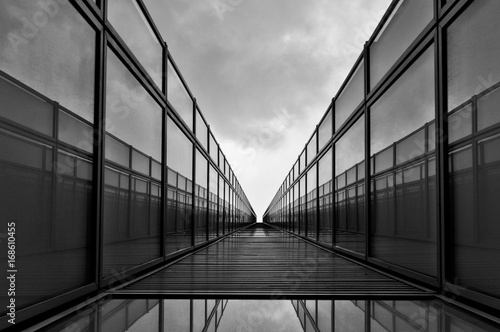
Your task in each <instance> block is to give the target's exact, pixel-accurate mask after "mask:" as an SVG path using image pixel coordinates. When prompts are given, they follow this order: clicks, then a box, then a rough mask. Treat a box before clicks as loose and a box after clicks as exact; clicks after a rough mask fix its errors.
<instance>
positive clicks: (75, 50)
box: [0, 0, 96, 126]
mask: <svg viewBox="0 0 500 332" xmlns="http://www.w3.org/2000/svg"><path fill="white" fill-rule="evenodd" d="M0 37H1V38H0V50H1V51H0V69H1V70H3V71H4V72H6V73H7V74H9V75H11V76H13V77H15V78H16V79H18V80H19V81H21V82H23V83H25V84H26V85H28V86H30V87H32V88H33V89H35V90H36V91H38V92H40V93H41V94H43V95H45V96H47V97H48V98H50V99H52V100H55V101H57V102H58V103H60V104H61V105H62V106H64V107H66V108H67V109H69V110H71V111H72V112H74V113H75V114H77V115H79V116H81V117H82V118H84V119H85V120H87V121H90V122H91V123H93V122H94V85H95V57H96V33H95V31H94V29H92V28H91V27H90V25H89V24H88V23H87V22H86V21H85V19H83V18H82V17H81V15H80V14H79V13H78V11H77V10H76V9H75V8H74V7H73V6H72V5H71V4H70V2H69V1H67V0H61V1H57V2H53V3H52V5H49V6H47V5H45V4H44V2H42V1H28V0H4V1H1V2H0ZM20 93H22V92H20ZM2 100H3V99H2ZM27 102H28V101H23V103H27ZM39 109H40V112H41V114H37V115H36V117H37V118H43V117H44V116H43V115H42V114H47V113H46V111H43V110H42V109H41V108H39ZM31 110H32V108H24V109H22V110H21V111H22V113H21V114H19V115H18V116H23V120H24V119H26V120H27V123H33V122H31V121H30V120H29V119H27V118H29V117H30V115H31V113H32V111H31ZM42 111H43V112H42ZM32 120H33V119H32ZM42 123H43V122H41V123H40V124H38V125H41V124H42ZM38 125H37V126H38Z"/></svg>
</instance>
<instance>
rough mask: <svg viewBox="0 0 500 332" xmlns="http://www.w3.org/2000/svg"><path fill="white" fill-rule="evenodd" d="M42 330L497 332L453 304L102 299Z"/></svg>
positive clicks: (490, 324)
mask: <svg viewBox="0 0 500 332" xmlns="http://www.w3.org/2000/svg"><path fill="white" fill-rule="evenodd" d="M41 330H43V331H105V332H115V331H116V332H119V331H158V332H160V331H193V332H198V331H199V332H205V331H207V332H208V331H231V332H234V331H273V332H274V331H287V332H288V331H308V332H309V331H407V332H408V331H450V332H451V331H474V332H476V331H478V332H483V331H500V326H497V325H495V323H493V322H489V321H486V320H485V319H483V318H480V317H479V316H473V315H472V314H470V313H467V312H465V311H463V310H461V309H458V308H456V307H455V306H453V305H450V304H446V303H443V302H441V301H439V300H433V301H415V300H408V301H401V300H398V301H372V300H348V301H339V300H336V301H328V300H220V299H218V300H213V299H194V300H193V299H175V300H165V299H163V300H158V299H133V300H117V299H115V300H104V301H101V302H99V303H97V304H94V305H91V306H89V307H87V308H86V309H83V310H80V311H79V312H77V313H74V314H72V315H71V316H69V317H67V318H65V319H62V320H60V321H58V322H55V323H53V324H52V325H50V326H46V327H44V328H42V329H41Z"/></svg>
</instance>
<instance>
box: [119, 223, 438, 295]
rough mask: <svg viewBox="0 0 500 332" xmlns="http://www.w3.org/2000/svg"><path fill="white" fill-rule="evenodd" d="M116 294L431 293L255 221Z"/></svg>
mask: <svg viewBox="0 0 500 332" xmlns="http://www.w3.org/2000/svg"><path fill="white" fill-rule="evenodd" d="M113 295H114V296H117V297H127V298H130V297H149V298H151V297H160V298H161V297H169V296H170V297H171V296H189V297H193V296H194V297H196V296H199V297H209V296H212V297H217V298H221V297H224V298H248V297H255V298H272V299H280V298H291V297H295V298H297V297H304V298H305V297H314V298H337V299H350V298H358V299H359V298H360V297H361V298H374V299H379V298H380V299H383V298H392V299H394V298H399V297H401V298H414V297H417V298H420V297H422V298H425V297H429V298H430V297H432V293H431V292H429V291H426V290H422V289H419V288H417V287H415V286H413V285H410V284H407V283H405V282H402V281H400V280H396V279H394V278H392V277H390V276H387V275H385V274H382V273H379V272H377V271H374V270H372V269H370V268H367V267H364V266H362V265H359V264H357V263H354V262H352V261H350V260H347V259H345V258H342V257H340V256H337V255H335V254H333V253H331V252H328V251H326V250H323V249H321V248H319V247H317V246H315V245H312V244H310V243H308V242H306V241H304V240H302V239H299V238H297V237H295V236H293V235H290V234H288V233H284V232H282V231H279V230H276V229H274V228H272V227H271V226H268V225H264V224H255V225H252V226H251V227H249V228H247V229H245V230H242V231H239V232H237V233H235V234H233V235H231V236H229V237H227V238H225V239H223V240H222V241H219V242H216V243H214V244H212V245H210V246H208V247H206V248H204V249H202V250H200V251H198V252H196V253H194V254H192V255H189V256H187V257H185V258H184V259H182V260H180V261H178V262H177V263H175V264H173V265H170V266H166V267H165V268H162V269H160V270H158V271H156V272H155V273H153V274H151V275H149V276H146V277H144V278H142V279H140V280H138V281H137V282H134V283H132V284H130V285H128V286H127V287H125V288H122V289H120V290H118V291H114V292H113Z"/></svg>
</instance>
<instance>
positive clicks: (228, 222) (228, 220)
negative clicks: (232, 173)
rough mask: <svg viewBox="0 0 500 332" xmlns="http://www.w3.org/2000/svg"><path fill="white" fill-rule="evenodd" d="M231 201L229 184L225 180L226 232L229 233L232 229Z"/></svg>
mask: <svg viewBox="0 0 500 332" xmlns="http://www.w3.org/2000/svg"><path fill="white" fill-rule="evenodd" d="M229 201H230V192H229V184H228V183H227V182H226V181H224V234H227V233H229V232H230V231H231V228H230V227H231V211H230V210H229Z"/></svg>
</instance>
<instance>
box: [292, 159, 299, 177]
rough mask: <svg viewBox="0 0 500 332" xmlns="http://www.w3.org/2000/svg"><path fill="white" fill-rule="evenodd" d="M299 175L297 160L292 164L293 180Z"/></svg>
mask: <svg viewBox="0 0 500 332" xmlns="http://www.w3.org/2000/svg"><path fill="white" fill-rule="evenodd" d="M298 177H299V162H298V161H297V162H296V163H295V164H294V165H293V181H295V180H297V179H298Z"/></svg>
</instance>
